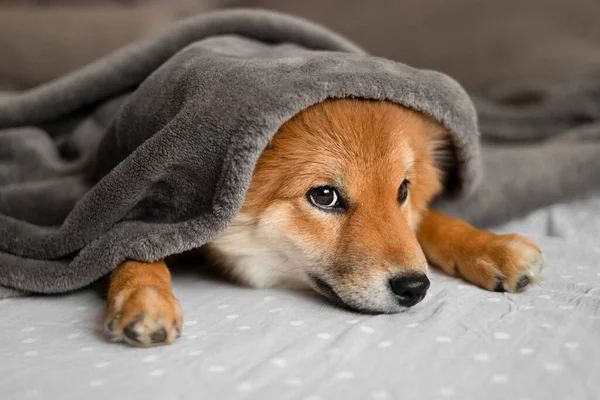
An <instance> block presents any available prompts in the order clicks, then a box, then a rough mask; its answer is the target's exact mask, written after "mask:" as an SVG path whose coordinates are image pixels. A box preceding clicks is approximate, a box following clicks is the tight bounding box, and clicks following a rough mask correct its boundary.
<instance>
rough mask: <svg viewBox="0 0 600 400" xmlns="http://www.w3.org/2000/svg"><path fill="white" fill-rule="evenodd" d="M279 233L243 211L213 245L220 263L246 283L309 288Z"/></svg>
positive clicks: (301, 269) (212, 247)
mask: <svg viewBox="0 0 600 400" xmlns="http://www.w3.org/2000/svg"><path fill="white" fill-rule="evenodd" d="M278 242H279V241H278V240H277V234H276V232H270V231H269V229H266V228H264V227H261V226H259V225H258V224H257V223H256V222H255V221H254V220H253V219H252V218H250V217H248V216H246V215H244V214H239V215H238V216H237V217H236V219H235V221H234V222H233V223H232V224H231V225H230V226H229V227H228V228H227V229H226V230H225V231H224V232H222V233H221V234H220V235H219V236H218V237H217V238H215V239H214V240H213V241H212V242H210V244H209V249H210V251H212V252H213V253H216V254H215V255H217V257H218V259H219V264H221V265H222V267H224V268H225V269H226V270H227V272H228V273H229V274H231V275H232V276H233V277H234V278H235V279H237V280H239V281H241V282H242V283H244V284H246V285H248V286H251V287H255V288H269V287H274V286H276V287H288V288H290V287H292V288H307V287H309V286H308V284H307V277H306V274H305V272H304V270H303V268H302V266H300V265H298V264H297V263H296V262H295V260H292V259H291V258H289V257H287V256H286V255H285V253H284V252H283V251H282V249H281V248H280V246H278Z"/></svg>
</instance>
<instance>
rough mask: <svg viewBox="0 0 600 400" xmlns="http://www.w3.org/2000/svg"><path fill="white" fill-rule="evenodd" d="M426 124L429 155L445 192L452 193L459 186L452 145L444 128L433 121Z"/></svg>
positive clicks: (456, 161) (454, 152)
mask: <svg viewBox="0 0 600 400" xmlns="http://www.w3.org/2000/svg"><path fill="white" fill-rule="evenodd" d="M428 122H429V126H430V129H429V133H430V135H429V143H428V151H429V155H430V157H431V158H432V159H433V160H434V163H435V166H436V168H437V169H438V170H439V172H440V176H441V177H442V183H443V185H444V190H445V192H447V193H452V192H454V189H456V188H457V187H458V184H459V179H458V160H457V159H456V149H455V148H454V143H453V142H452V140H451V138H450V134H449V133H448V130H447V129H446V128H445V127H444V126H442V125H441V124H440V123H439V122H437V121H435V120H433V119H429V121H428Z"/></svg>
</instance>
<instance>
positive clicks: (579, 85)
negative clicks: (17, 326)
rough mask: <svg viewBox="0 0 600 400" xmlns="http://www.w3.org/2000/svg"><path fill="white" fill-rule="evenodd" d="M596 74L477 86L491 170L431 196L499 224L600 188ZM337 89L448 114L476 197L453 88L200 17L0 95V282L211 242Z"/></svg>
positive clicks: (470, 134) (330, 40)
mask: <svg viewBox="0 0 600 400" xmlns="http://www.w3.org/2000/svg"><path fill="white" fill-rule="evenodd" d="M592 72H593V71H592ZM595 82H596V80H595V76H594V74H593V73H590V72H588V71H585V72H579V73H576V74H574V75H572V77H569V78H568V79H566V80H565V81H563V82H561V83H559V84H557V85H556V86H555V87H547V86H542V87H538V86H536V85H535V84H534V83H532V82H514V85H512V86H507V87H505V88H504V91H503V92H502V93H495V94H494V95H493V96H489V97H487V98H479V97H476V98H475V104H476V106H477V108H478V112H479V118H480V122H481V130H482V136H483V139H484V140H483V157H482V158H483V171H484V172H485V174H484V179H483V180H481V181H482V184H481V185H480V186H479V187H478V188H477V190H476V191H475V192H474V193H473V194H472V195H471V196H468V197H467V198H466V199H464V200H462V201H460V202H458V203H457V202H453V203H450V202H446V203H438V204H437V207H439V208H440V209H442V210H444V211H446V212H448V213H451V214H454V215H458V216H461V217H463V218H465V219H467V220H469V221H471V222H473V223H475V224H478V225H489V224H492V223H499V222H503V221H505V220H508V219H509V218H512V217H514V216H517V215H520V214H523V213H525V212H527V211H529V210H532V209H534V208H538V207H541V206H545V205H547V204H551V203H553V202H558V201H562V200H566V199H570V198H572V197H575V196H580V195H584V194H587V193H589V192H591V191H594V190H598V189H600V157H599V155H600V142H599V141H598V138H599V137H600V134H599V133H600V128H599V126H598V125H597V124H595V123H594V121H596V120H597V118H598V113H599V110H600V107H598V106H597V105H598V98H597V97H598V93H599V91H598V90H597V89H596V88H597V84H596V83H595ZM345 96H356V97H363V98H371V99H387V100H391V101H395V102H397V103H400V104H404V105H406V106H409V107H413V108H416V109H418V110H420V111H423V112H425V113H427V114H429V115H431V116H432V117H433V118H435V119H437V120H438V121H440V122H441V123H442V124H444V125H445V126H446V127H447V128H448V130H449V131H450V133H451V135H452V137H453V139H454V149H455V150H456V156H457V159H458V164H457V166H456V167H457V168H456V172H457V178H458V179H456V180H452V181H451V182H450V185H449V187H448V188H447V189H448V193H453V194H456V193H461V192H462V193H469V192H470V188H472V187H473V183H474V182H475V181H477V179H476V178H477V177H478V176H479V175H480V173H481V172H482V168H481V167H480V166H479V161H478V160H479V151H478V147H477V143H476V140H475V136H476V128H475V117H474V113H473V109H472V104H471V102H470V101H469V99H468V98H467V97H466V95H465V93H464V92H463V90H462V89H461V88H460V86H458V85H457V84H456V83H455V82H454V81H452V80H451V79H449V78H447V77H446V76H444V75H441V74H438V73H434V72H429V71H420V70H415V69H413V68H410V67H408V66H406V65H402V64H398V63H395V62H391V61H387V60H383V59H379V58H374V57H370V56H368V55H366V54H365V53H364V51H362V50H361V49H360V48H358V47H357V46H355V45H354V44H352V43H351V42H349V41H347V40H345V39H344V38H342V37H340V36H338V35H336V34H334V33H332V32H330V31H328V30H326V29H324V28H322V27H319V26H316V25H314V24H311V23H308V22H306V21H301V20H298V19H294V18H290V17H287V16H283V15H280V14H271V13H264V12H257V11H254V12H249V11H245V10H242V11H230V12H220V13H215V14H210V15H206V16H202V17H197V18H193V19H190V20H188V21H185V22H183V23H181V24H179V25H176V26H174V27H173V28H172V29H170V30H168V31H166V32H165V33H163V34H161V35H159V36H156V37H153V38H151V39H149V40H146V41H143V42H140V43H137V44H134V45H132V46H129V47H127V48H125V49H123V50H122V51H120V52H118V53H116V54H114V55H112V56H110V57H107V58H105V59H103V60H100V61H99V62H98V63H95V64H93V65H91V66H89V67H87V68H85V69H83V70H81V71H78V72H77V73H74V74H72V75H70V76H67V77H65V78H63V79H61V80H58V81H55V82H52V83H49V84H47V85H45V86H41V87H39V88H37V89H35V90H32V91H29V92H24V93H18V94H12V95H11V94H9V95H6V96H5V97H4V98H2V97H0V128H7V129H6V130H5V131H2V132H1V133H0V157H2V160H3V162H2V163H0V214H4V216H0V218H1V219H0V251H1V252H2V253H0V285H4V286H6V287H10V288H12V289H20V290H24V291H30V292H37V293H56V292H63V291H68V290H73V289H76V288H79V287H82V286H85V285H87V284H89V283H90V282H92V281H93V280H95V279H97V278H98V277H100V276H102V275H104V274H106V273H108V272H109V271H110V270H111V269H113V268H114V267H115V266H116V265H118V264H119V263H120V262H122V261H124V260H125V259H128V258H132V259H138V260H145V261H151V260H155V259H158V258H161V257H164V256H167V255H169V254H173V253H179V252H182V251H184V250H187V249H190V248H193V247H198V246H200V245H202V244H203V243H205V242H207V241H209V240H210V239H211V238H212V237H214V235H216V234H217V233H218V232H219V231H221V230H222V229H224V228H225V227H226V226H227V224H228V223H229V222H230V221H231V219H232V217H233V216H234V215H235V213H236V211H237V210H238V209H239V206H240V205H241V202H242V200H243V195H244V190H245V188H246V186H247V184H248V181H249V179H250V175H251V171H252V167H253V166H254V162H255V161H256V159H257V157H258V156H259V154H260V152H261V150H262V149H263V148H264V146H265V144H266V143H267V141H268V140H269V139H270V137H271V136H272V135H273V134H274V133H275V132H276V130H277V128H278V127H279V126H280V125H281V124H282V123H283V122H285V121H286V120H287V119H289V118H290V117H291V116H292V115H294V114H295V113H297V112H299V111H300V110H302V109H304V108H306V107H308V106H310V105H311V104H314V103H316V102H318V101H321V100H323V99H324V98H327V97H345ZM10 293H14V291H11V292H10ZM9 295H10V294H9V292H8V291H7V290H3V289H0V297H8V296H9Z"/></svg>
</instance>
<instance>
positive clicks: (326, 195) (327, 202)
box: [307, 186, 342, 210]
mask: <svg viewBox="0 0 600 400" xmlns="http://www.w3.org/2000/svg"><path fill="white" fill-rule="evenodd" d="M307 197H308V200H309V201H310V203H311V204H312V205H313V206H315V207H317V208H321V209H324V210H332V209H339V208H342V201H341V198H340V195H339V193H338V192H337V190H335V188H333V187H331V186H320V187H316V188H312V189H311V190H309V191H308V193H307Z"/></svg>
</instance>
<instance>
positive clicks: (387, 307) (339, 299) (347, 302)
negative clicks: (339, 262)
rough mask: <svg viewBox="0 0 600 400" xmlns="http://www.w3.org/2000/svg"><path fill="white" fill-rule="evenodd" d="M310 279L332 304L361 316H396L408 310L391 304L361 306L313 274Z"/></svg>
mask: <svg viewBox="0 0 600 400" xmlns="http://www.w3.org/2000/svg"><path fill="white" fill-rule="evenodd" d="M309 277H310V280H311V286H312V287H313V289H314V290H315V291H316V292H317V293H319V294H321V295H323V296H325V297H326V298H327V299H328V300H329V301H330V302H331V303H333V304H334V305H336V306H338V307H341V308H345V309H347V310H350V311H354V312H359V313H361V314H395V313H400V312H403V311H405V310H407V308H406V307H402V306H400V305H398V304H393V303H391V302H390V303H386V304H382V305H381V306H375V305H364V304H359V302H357V301H356V300H354V299H348V298H345V296H342V295H340V294H339V293H338V292H337V291H336V290H335V289H334V287H333V286H332V285H331V284H330V283H329V282H327V281H326V280H324V279H322V278H320V277H318V276H316V275H313V274H310V275H309Z"/></svg>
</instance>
